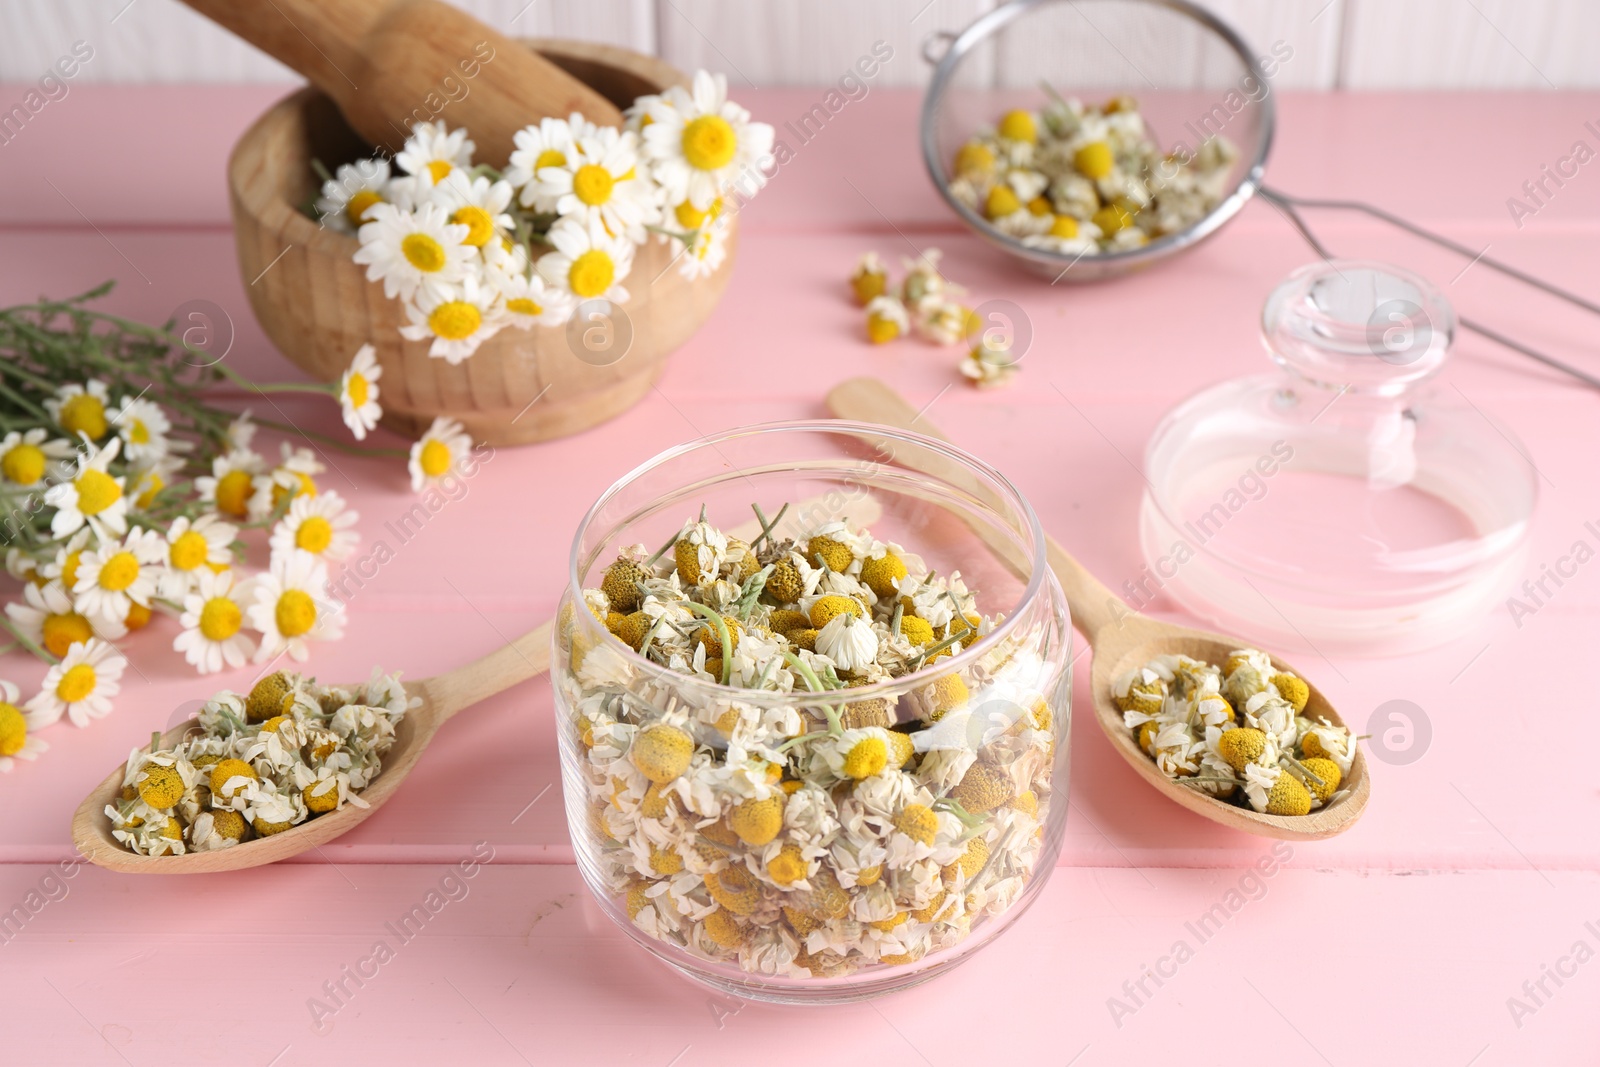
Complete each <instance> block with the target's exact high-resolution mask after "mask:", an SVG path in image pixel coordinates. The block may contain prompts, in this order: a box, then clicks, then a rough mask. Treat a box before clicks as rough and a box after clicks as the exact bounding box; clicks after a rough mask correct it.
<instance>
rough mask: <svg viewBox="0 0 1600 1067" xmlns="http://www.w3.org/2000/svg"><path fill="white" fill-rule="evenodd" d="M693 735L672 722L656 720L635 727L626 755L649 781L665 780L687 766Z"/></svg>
mask: <svg viewBox="0 0 1600 1067" xmlns="http://www.w3.org/2000/svg"><path fill="white" fill-rule="evenodd" d="M693 755H694V739H693V738H691V737H690V736H689V735H688V734H686V733H684V732H683V731H682V730H680V729H678V728H677V727H676V726H668V725H666V724H665V723H657V724H656V725H654V726H649V727H646V728H645V729H643V730H641V731H639V734H638V735H637V736H636V737H635V738H634V739H633V748H632V750H631V751H630V752H629V753H628V758H629V759H631V760H632V761H633V765H634V766H635V767H637V768H639V770H640V772H641V773H642V774H643V775H644V776H645V777H646V778H648V779H650V780H651V781H652V782H656V783H659V784H665V783H667V782H670V781H672V780H673V779H674V778H676V777H678V775H680V774H682V773H683V772H684V771H686V770H687V769H688V768H689V759H690V757H692V756H693Z"/></svg>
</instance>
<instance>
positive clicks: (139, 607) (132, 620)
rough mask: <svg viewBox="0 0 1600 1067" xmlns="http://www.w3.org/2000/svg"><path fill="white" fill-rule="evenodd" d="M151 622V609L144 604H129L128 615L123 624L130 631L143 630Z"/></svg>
mask: <svg viewBox="0 0 1600 1067" xmlns="http://www.w3.org/2000/svg"><path fill="white" fill-rule="evenodd" d="M149 621H150V609H149V608H147V607H145V606H144V605H143V604H135V603H133V602H131V601H130V602H129V603H128V614H127V616H126V617H125V618H124V619H123V620H122V624H123V625H124V626H126V627H127V628H128V629H129V630H142V629H144V628H145V625H146V624H147V623H149Z"/></svg>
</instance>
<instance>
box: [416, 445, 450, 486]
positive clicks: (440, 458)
mask: <svg viewBox="0 0 1600 1067" xmlns="http://www.w3.org/2000/svg"><path fill="white" fill-rule="evenodd" d="M417 462H418V463H419V465H420V466H421V467H422V473H423V474H426V475H427V476H428V477H430V478H437V477H439V476H440V475H442V474H443V473H444V472H445V471H447V470H449V469H450V446H449V445H447V444H445V443H444V442H443V441H440V440H437V439H433V438H430V439H429V440H427V441H425V442H423V445H422V456H421V457H420V458H419V459H418V461H417Z"/></svg>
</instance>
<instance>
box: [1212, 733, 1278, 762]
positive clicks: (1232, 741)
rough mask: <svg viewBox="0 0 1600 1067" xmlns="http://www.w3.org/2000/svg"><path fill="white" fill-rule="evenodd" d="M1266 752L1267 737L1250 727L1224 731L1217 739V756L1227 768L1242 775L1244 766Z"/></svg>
mask: <svg viewBox="0 0 1600 1067" xmlns="http://www.w3.org/2000/svg"><path fill="white" fill-rule="evenodd" d="M1266 750H1267V735H1266V734H1264V733H1262V732H1261V731H1260V730H1257V729H1255V728H1253V727H1250V726H1241V727H1239V728H1238V729H1237V730H1226V731H1224V732H1223V734H1222V736H1221V737H1219V738H1218V739H1217V754H1218V755H1220V756H1221V757H1222V758H1223V759H1225V760H1227V761H1228V766H1230V767H1232V768H1233V769H1234V770H1236V771H1239V772H1241V773H1243V771H1244V768H1245V765H1246V764H1248V763H1251V762H1252V761H1254V760H1256V759H1259V758H1260V757H1261V754H1262V753H1263V752H1265V751H1266Z"/></svg>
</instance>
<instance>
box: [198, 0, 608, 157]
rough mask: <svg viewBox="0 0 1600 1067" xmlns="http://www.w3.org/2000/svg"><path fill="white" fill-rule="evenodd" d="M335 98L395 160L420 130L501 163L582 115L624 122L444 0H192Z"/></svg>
mask: <svg viewBox="0 0 1600 1067" xmlns="http://www.w3.org/2000/svg"><path fill="white" fill-rule="evenodd" d="M184 3H186V4H188V5H189V6H190V7H192V8H194V9H195V10H196V11H198V12H200V13H201V14H202V15H205V16H206V17H207V18H209V19H211V20H212V21H214V22H216V23H218V24H220V25H222V26H224V27H226V28H227V29H229V30H231V31H233V32H234V33H235V34H237V35H238V36H240V37H242V38H244V39H245V40H246V41H249V42H250V43H251V44H253V45H255V46H256V47H257V48H260V49H261V50H262V51H264V52H266V53H267V54H268V55H270V56H272V57H273V58H275V59H277V60H279V61H281V62H283V63H285V64H287V65H288V66H290V67H292V68H294V69H295V70H296V71H298V72H299V73H301V74H304V75H305V76H306V77H307V78H308V79H310V81H311V83H312V84H313V85H315V86H316V87H317V88H319V89H321V90H322V91H323V92H325V93H327V94H328V95H329V96H331V97H332V98H333V99H334V102H335V103H337V104H338V105H339V110H341V111H343V112H344V116H345V119H346V120H348V121H349V123H350V125H351V126H352V127H353V128H354V129H355V131H356V132H357V133H359V134H360V135H361V136H362V137H364V138H366V140H368V141H370V142H371V143H372V144H374V145H377V146H380V147H382V148H384V149H387V150H388V152H390V153H394V152H397V151H399V149H400V146H401V145H402V144H404V143H405V140H406V138H407V137H408V136H409V134H410V129H411V125H412V124H413V123H415V122H420V121H424V120H428V119H433V118H435V117H437V118H438V119H439V120H440V121H443V122H445V123H446V124H447V125H448V126H449V127H450V128H451V129H456V128H458V127H463V126H464V127H466V129H467V131H468V135H469V136H470V137H471V138H472V140H473V141H474V142H476V144H477V146H478V147H477V153H476V159H477V161H478V162H481V163H489V164H492V165H494V166H496V167H503V166H504V165H505V162H506V159H507V157H508V156H510V154H511V148H512V136H513V135H514V134H515V133H516V132H517V131H518V130H520V129H521V128H522V127H524V126H527V125H529V124H530V123H537V122H538V121H539V120H540V119H542V118H546V117H548V116H556V117H559V118H566V117H567V116H568V115H569V114H571V113H572V112H574V111H576V112H579V113H581V114H582V115H583V116H584V117H585V118H587V119H589V120H590V121H591V122H596V123H598V124H600V125H602V126H620V125H622V113H621V112H620V111H618V110H617V107H616V105H615V104H613V103H611V101H609V100H607V99H606V98H605V97H603V96H601V95H600V94H599V93H597V92H595V91H594V90H593V89H591V88H589V87H588V86H587V85H584V84H583V83H582V82H580V81H578V80H577V79H576V78H574V77H573V76H572V75H570V74H568V73H566V72H565V71H563V70H562V69H561V68H560V67H557V66H556V65H555V64H553V63H551V62H550V61H549V60H547V59H545V58H543V57H541V56H540V55H538V54H537V53H536V52H534V51H533V50H532V49H530V48H527V47H525V46H523V45H521V44H518V43H517V42H515V41H513V40H511V39H510V38H508V37H506V36H505V35H504V34H501V33H499V32H498V31H496V30H493V29H490V28H489V27H488V26H486V25H484V24H483V23H482V22H480V21H478V20H477V19H475V18H473V17H472V16H471V15H469V14H467V13H466V12H465V11H462V10H461V9H459V8H456V7H452V6H451V5H449V4H447V3H443V2H441V0H270V2H268V3H260V2H255V0H251V2H244V0H184Z"/></svg>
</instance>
